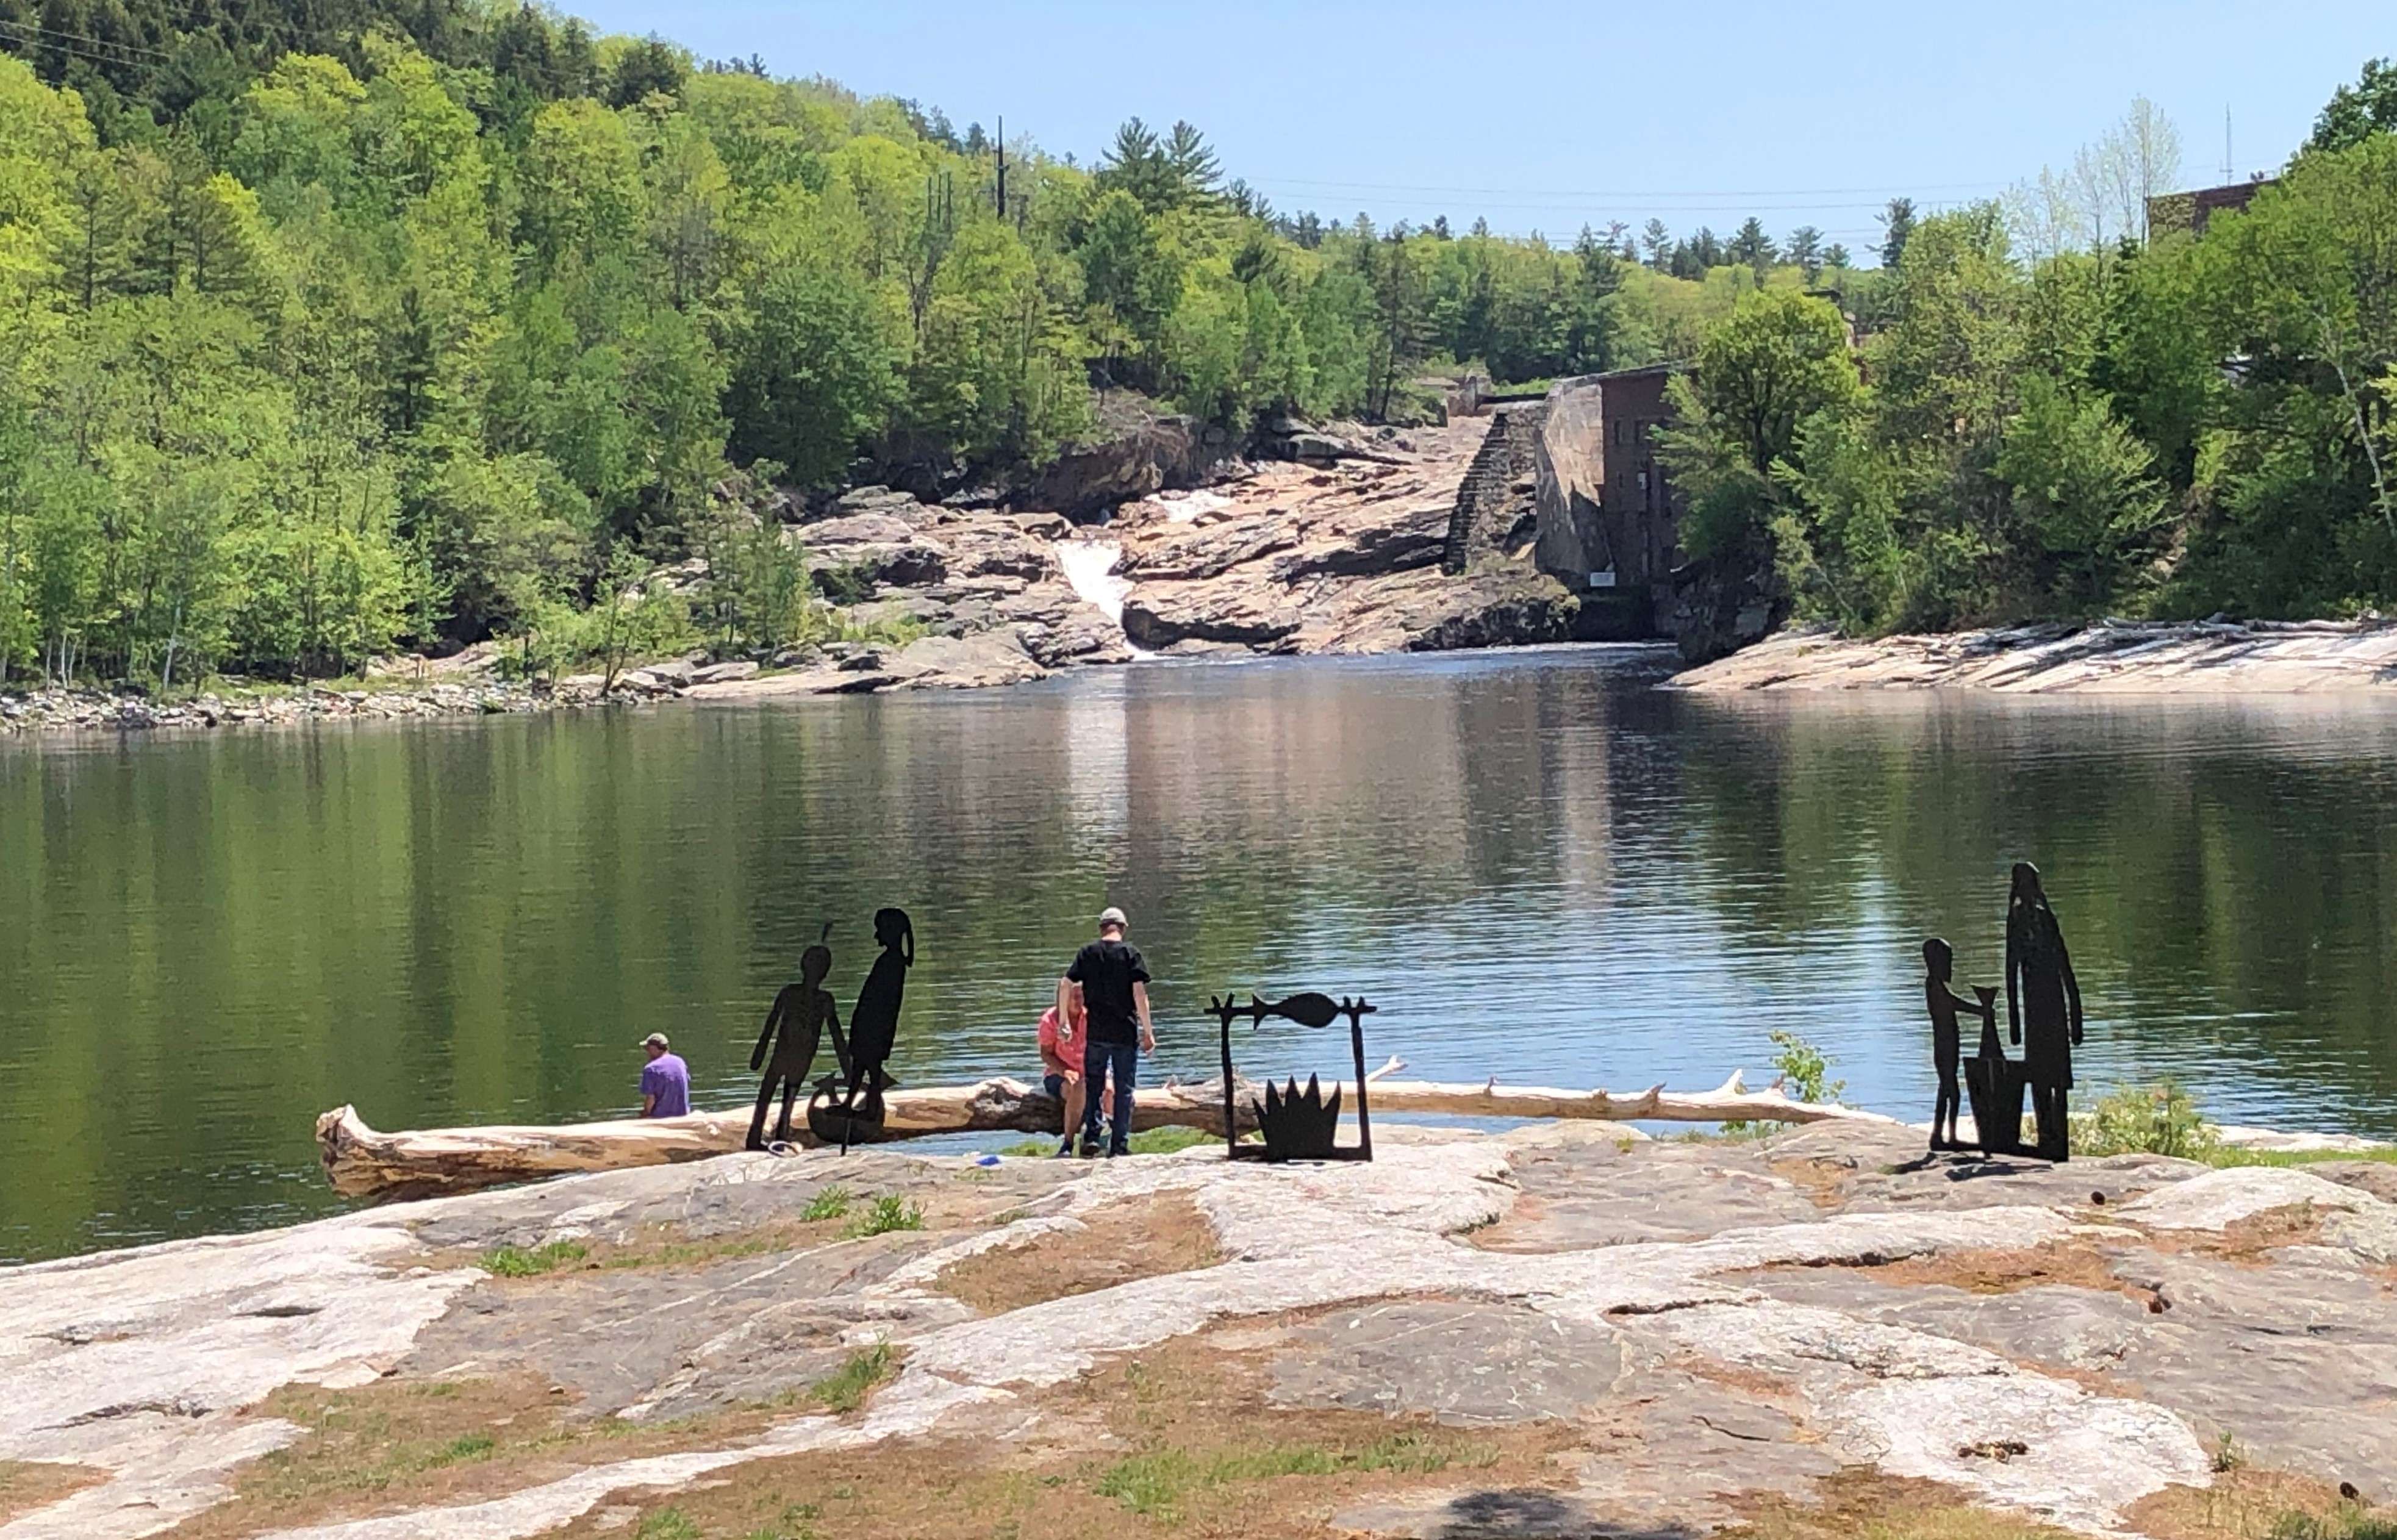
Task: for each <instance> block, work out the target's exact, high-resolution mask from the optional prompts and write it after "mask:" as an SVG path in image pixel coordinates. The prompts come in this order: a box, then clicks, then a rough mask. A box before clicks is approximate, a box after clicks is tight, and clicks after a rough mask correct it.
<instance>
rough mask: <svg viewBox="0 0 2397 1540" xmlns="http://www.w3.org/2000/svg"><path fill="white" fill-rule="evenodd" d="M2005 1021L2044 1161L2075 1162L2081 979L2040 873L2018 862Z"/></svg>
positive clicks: (2010, 905)
mask: <svg viewBox="0 0 2397 1540" xmlns="http://www.w3.org/2000/svg"><path fill="white" fill-rule="evenodd" d="M2006 1024H2007V1027H2008V1029H2009V1031H2010V1033H2011V1035H2012V1037H2013V1038H2014V1040H2015V1042H2017V1043H2019V1044H2021V1045H2022V1051H2023V1064H2022V1073H2023V1080H2024V1082H2025V1083H2026V1084H2028V1085H2029V1087H2030V1101H2031V1113H2032V1116H2034V1117H2035V1118H2038V1120H2039V1148H2038V1149H2037V1150H2036V1151H2035V1152H2034V1153H2036V1154H2037V1155H2038V1156H2039V1157H2040V1158H2042V1159H2043V1160H2069V1159H2070V1158H2072V1130H2071V1123H2070V1116H2069V1108H2068V1106H2067V1102H2068V1096H2067V1093H2068V1092H2069V1091H2071V1089H2072V1051H2073V1050H2074V1049H2076V1048H2078V1047H2080V1046H2081V981H2080V980H2079V979H2078V978H2076V977H2075V976H2074V975H2073V971H2072V957H2071V954H2070V953H2069V952H2067V951H2066V950H2065V947H2064V928H2063V927H2062V926H2061V925H2059V924H2058V923H2057V922H2056V910H2055V909H2054V908H2053V907H2051V906H2050V905H2049V904H2048V902H2047V890H2046V889H2045V888H2044V887H2043V886H2042V885H2041V883H2040V879H2039V868H2038V867H2036V866H2034V865H2032V864H2030V863H2029V862H2028V861H2018V862H2016V863H2015V873H2014V891H2013V892H2012V893H2011V894H2010V895H2009V896H2008V897H2007V900H2006Z"/></svg>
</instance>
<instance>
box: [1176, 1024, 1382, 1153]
mask: <svg viewBox="0 0 2397 1540" xmlns="http://www.w3.org/2000/svg"><path fill="white" fill-rule="evenodd" d="M1207 1013H1208V1014H1209V1015H1211V1016H1213V1017H1214V1018H1215V1022H1216V1027H1217V1030H1218V1031H1219V1033H1220V1034H1221V1037H1222V1041H1223V1049H1224V1134H1225V1145H1226V1148H1227V1152H1228V1154H1229V1155H1230V1158H1232V1159H1235V1160H1271V1161H1282V1160H1371V1159H1372V1158H1373V1122H1372V1118H1371V1116H1370V1114H1369V1112H1368V1110H1367V1107H1366V1091H1365V1026H1364V1018H1365V1017H1367V1016H1370V1015H1372V1014H1373V1006H1371V1005H1369V1004H1367V1003H1366V1002H1365V1001H1364V1000H1363V999H1361V998H1359V999H1354V1000H1352V999H1347V998H1341V999H1337V1000H1335V999H1333V998H1332V997H1331V996H1329V995H1319V994H1313V993H1308V994H1304V995H1292V996H1291V997H1289V998H1286V999H1282V1000H1277V1001H1275V1002H1274V1003H1273V1004H1271V1005H1267V1004H1266V1003H1265V1001H1264V1000H1261V999H1259V998H1257V997H1256V996H1254V995H1251V996H1250V997H1249V1003H1248V1004H1247V1005H1245V1006H1243V1005H1240V1004H1239V1003H1238V1002H1237V1001H1236V1000H1235V998H1233V997H1232V996H1230V995H1225V996H1224V997H1222V998H1210V999H1209V1000H1208V1002H1207ZM1241 1016H1246V1017H1248V1018H1249V1029H1250V1030H1251V1031H1254V1030H1256V1028H1257V1027H1258V1026H1259V1025H1260V1024H1263V1023H1264V1021H1265V1018H1266V1017H1267V1016H1279V1017H1280V1018H1281V1019H1283V1020H1284V1021H1292V1022H1296V1023H1297V1024H1299V1025H1301V1026H1315V1027H1322V1026H1330V1025H1331V1024H1332V1023H1333V1022H1335V1021H1338V1020H1339V1019H1340V1018H1341V1017H1343V1016H1346V1017H1347V1018H1348V1046H1349V1052H1350V1055H1351V1056H1352V1057H1353V1058H1354V1059H1355V1061H1356V1065H1357V1144H1356V1145H1354V1146H1353V1147H1343V1146H1342V1145H1340V1144H1339V1143H1338V1133H1339V1129H1340V1098H1341V1090H1342V1088H1341V1086H1340V1083H1339V1082H1338V1081H1337V1080H1334V1081H1333V1082H1332V1094H1331V1096H1330V1097H1329V1098H1327V1097H1325V1095H1324V1094H1323V1084H1322V1081H1321V1079H1320V1078H1319V1077H1317V1076H1314V1075H1309V1076H1308V1077H1307V1078H1306V1090H1305V1091H1301V1090H1299V1089H1298V1078H1297V1077H1296V1076H1292V1078H1291V1079H1290V1083H1289V1085H1288V1086H1287V1087H1286V1088H1285V1087H1282V1086H1277V1085H1275V1084H1274V1083H1273V1082H1272V1081H1270V1080H1268V1081H1266V1082H1265V1102H1264V1104H1263V1105H1259V1104H1258V1103H1257V1102H1256V1101H1255V1100H1254V1099H1252V1100H1251V1101H1250V1103H1249V1105H1250V1107H1251V1109H1252V1110H1253V1111H1254V1112H1255V1113H1256V1118H1257V1127H1258V1130H1259V1131H1260V1132H1262V1133H1263V1134H1264V1135H1265V1143H1264V1144H1263V1145H1243V1144H1241V1143H1240V1136H1239V1118H1238V1117H1237V1115H1236V1111H1235V1102H1234V1096H1235V1091H1234V1087H1235V1085H1236V1084H1237V1082H1236V1081H1235V1079H1234V1078H1233V1075H1232V1023H1233V1021H1234V1020H1235V1019H1237V1018H1239V1017H1241Z"/></svg>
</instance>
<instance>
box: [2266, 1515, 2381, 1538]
mask: <svg viewBox="0 0 2397 1540" xmlns="http://www.w3.org/2000/svg"><path fill="white" fill-rule="evenodd" d="M2267 1540H2397V1520H2388V1519H2374V1518H2371V1517H2368V1516H2367V1515H2365V1514H2364V1512H2363V1511H2362V1510H2361V1509H2354V1510H2351V1511H2348V1512H2341V1513H2335V1514H2331V1515H2329V1516H2327V1517H2317V1516H2316V1515H2313V1514H2310V1513H2292V1514H2287V1515H2284V1516H2283V1518H2282V1519H2281V1520H2280V1521H2279V1522H2278V1523H2276V1524H2274V1525H2273V1526H2272V1527H2271V1529H2270V1532H2269V1533H2268V1535H2267Z"/></svg>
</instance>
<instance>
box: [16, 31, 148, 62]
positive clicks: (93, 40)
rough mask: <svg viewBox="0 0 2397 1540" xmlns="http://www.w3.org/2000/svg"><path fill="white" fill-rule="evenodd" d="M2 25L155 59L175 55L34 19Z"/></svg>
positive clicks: (33, 43) (88, 56)
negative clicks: (44, 24)
mask: <svg viewBox="0 0 2397 1540" xmlns="http://www.w3.org/2000/svg"><path fill="white" fill-rule="evenodd" d="M0 27H5V28H7V29H9V30H11V31H15V32H20V33H25V32H30V33H41V34H42V35H43V36H45V37H55V38H60V39H62V40H63V41H65V42H70V43H88V44H90V45H92V47H99V48H122V49H124V50H126V51H127V53H146V54H148V55H150V56H151V57H152V58H154V59H166V60H171V59H173V58H174V57H175V56H174V55H173V54H170V53H167V52H166V51H165V50H163V49H159V48H152V47H143V46H142V45H141V44H139V43H119V42H117V41H115V40H114V38H107V37H86V36H84V35H83V34H82V33H72V32H60V31H59V30H58V29H57V28H55V27H45V26H42V25H39V24H38V23H36V22H32V21H8V20H0ZM26 41H27V46H28V47H34V46H37V45H36V43H35V40H33V39H27V40H26ZM66 51H67V52H69V53H74V52H77V51H78V50H76V49H74V48H69V49H67V50H66ZM84 57H85V58H90V57H92V56H91V55H89V54H86V55H84ZM103 61H104V62H106V63H111V64H129V63H131V62H133V60H129V59H109V60H103Z"/></svg>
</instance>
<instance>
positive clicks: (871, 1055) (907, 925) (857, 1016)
mask: <svg viewBox="0 0 2397 1540" xmlns="http://www.w3.org/2000/svg"><path fill="white" fill-rule="evenodd" d="M874 939H875V940H876V941H877V942H879V943H881V944H882V955H881V956H880V957H877V958H875V959H874V967H873V969H872V970H871V971H868V972H867V973H866V975H865V987H864V988H863V989H860V990H859V991H858V992H857V1009H856V1010H854V1011H850V1013H849V1053H850V1065H849V1068H850V1076H849V1094H848V1095H847V1096H846V1097H845V1098H843V1099H842V1102H841V1107H840V1112H841V1121H842V1125H843V1137H842V1141H841V1143H842V1145H843V1147H847V1145H848V1138H847V1130H848V1126H849V1124H850V1119H851V1118H855V1117H861V1116H862V1117H863V1118H864V1121H865V1122H866V1123H868V1124H870V1125H878V1124H879V1123H880V1122H881V1121H882V1093H883V1091H886V1090H888V1089H889V1088H890V1086H891V1077H890V1076H889V1074H887V1073H886V1072H885V1071H884V1069H883V1067H882V1066H883V1064H884V1062H885V1061H887V1060H888V1059H889V1058H890V1057H891V1044H892V1042H893V1041H894V1040H895V1039H896V1038H898V1036H899V1007H900V1005H901V1004H902V1003H903V1002H904V1000H905V998H906V996H907V970H908V969H909V968H911V967H913V966H914V965H915V962H916V928H915V926H914V924H913V923H912V922H910V921H909V920H908V918H907V911H906V910H904V909H878V910H877V911H875V915H874ZM861 1087H863V1088H864V1091H865V1106H864V1110H863V1112H862V1113H860V1112H859V1111H858V1108H857V1093H858V1091H859V1089H860V1088H861Z"/></svg>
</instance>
